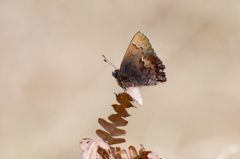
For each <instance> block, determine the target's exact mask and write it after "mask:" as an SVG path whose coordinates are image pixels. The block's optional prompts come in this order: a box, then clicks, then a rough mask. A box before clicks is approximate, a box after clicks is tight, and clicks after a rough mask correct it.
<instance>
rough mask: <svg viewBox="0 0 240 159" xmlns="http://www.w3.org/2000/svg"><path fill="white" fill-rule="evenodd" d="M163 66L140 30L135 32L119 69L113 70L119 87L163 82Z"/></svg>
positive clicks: (164, 79)
mask: <svg viewBox="0 0 240 159" xmlns="http://www.w3.org/2000/svg"><path fill="white" fill-rule="evenodd" d="M164 69H165V66H164V65H163V63H162V61H161V60H160V59H159V58H158V57H157V55H156V53H155V52H154V50H153V48H152V46H151V44H150V42H149V40H148V39H147V37H146V36H145V35H144V34H142V33H141V32H137V33H136V34H135V35H134V37H133V39H132V41H131V42H130V44H129V47H128V49H127V51H126V53H125V55H124V57H123V61H122V63H121V66H120V69H116V70H115V71H114V72H113V76H114V77H115V78H116V80H117V83H118V85H119V86H120V87H122V88H123V89H124V90H126V89H127V88H129V87H139V86H148V85H156V84H157V83H160V82H165V81H166V80H167V79H166V75H165V72H164Z"/></svg>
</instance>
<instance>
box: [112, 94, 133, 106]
mask: <svg viewBox="0 0 240 159" xmlns="http://www.w3.org/2000/svg"><path fill="white" fill-rule="evenodd" d="M116 98H117V101H118V102H119V103H120V104H121V105H123V106H124V107H126V108H130V107H134V106H133V105H132V103H130V102H129V101H133V100H132V97H131V96H130V95H129V94H128V93H121V94H118V95H117V94H116Z"/></svg>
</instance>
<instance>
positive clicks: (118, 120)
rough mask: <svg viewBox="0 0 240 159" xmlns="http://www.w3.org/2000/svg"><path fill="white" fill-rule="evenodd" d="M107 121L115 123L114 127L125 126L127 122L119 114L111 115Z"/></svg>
mask: <svg viewBox="0 0 240 159" xmlns="http://www.w3.org/2000/svg"><path fill="white" fill-rule="evenodd" d="M108 120H110V121H111V122H113V123H115V124H116V126H126V125H127V124H128V121H126V120H125V119H123V118H122V117H121V116H120V115H119V114H112V115H110V116H109V117H108Z"/></svg>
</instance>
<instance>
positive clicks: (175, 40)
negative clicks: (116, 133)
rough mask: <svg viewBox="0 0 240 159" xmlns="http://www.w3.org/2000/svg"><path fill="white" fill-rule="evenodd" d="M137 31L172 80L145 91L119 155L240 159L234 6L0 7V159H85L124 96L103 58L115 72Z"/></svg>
mask: <svg viewBox="0 0 240 159" xmlns="http://www.w3.org/2000/svg"><path fill="white" fill-rule="evenodd" d="M139 30H140V31H142V32H143V33H144V34H145V35H147V37H148V38H149V39H150V42H151V43H152V46H153V48H154V50H155V51H156V53H157V54H158V56H159V57H160V58H161V59H162V61H163V62H164V64H165V65H166V74H167V78H168V81H167V82H166V83H164V84H161V85H159V86H156V87H145V88H141V94H142V96H143V107H138V108H137V109H132V110H130V112H129V113H130V114H131V115H132V116H131V117H129V118H128V119H127V120H128V121H129V124H128V126H127V127H125V128H124V129H125V130H126V131H127V135H126V136H125V138H126V139H127V142H126V143H125V144H122V145H120V146H121V147H122V148H127V147H128V146H129V145H134V146H136V147H137V149H139V148H140V146H139V144H143V145H144V146H145V148H146V149H148V150H152V151H154V152H156V153H158V154H159V155H160V156H161V157H162V158H165V159H193V158H194V159H227V158H228V157H223V158H221V155H223V156H224V153H225V152H228V150H229V149H230V151H234V150H236V153H235V154H233V157H232V159H239V158H240V152H239V151H237V149H238V148H240V146H239V145H240V105H239V104H240V98H239V94H240V84H239V80H240V71H239V68H240V63H239V60H240V1H238V0H201V1H200V0H169V1H166V0H160V1H157V0H152V1H143V0H133V1H128V0H121V1H113V0H101V1H97V0H95V1H86V0H78V1H77V0H69V1H67V0H58V1H57V0H55V1H54V0H52V1H47V0H22V1H20V0H19V1H17V0H15V1H14V0H12V1H7V0H1V1H0V158H1V159H66V158H67V159H69V158H81V150H80V149H79V147H78V146H79V141H80V140H81V139H82V138H84V137H91V138H96V137H97V136H96V134H95V131H96V129H98V128H101V127H100V126H99V124H98V123H97V119H98V118H99V117H102V118H105V119H106V118H107V116H108V115H110V114H112V113H113V112H114V111H113V109H112V108H111V107H110V105H111V104H114V103H116V101H115V96H114V95H113V93H114V92H115V93H119V92H121V91H122V89H121V88H120V87H119V86H118V85H117V84H116V81H115V80H114V78H113V77H112V75H111V71H113V68H112V67H111V66H109V65H107V64H106V63H104V62H103V60H102V57H101V55H102V54H104V55H106V56H107V57H108V58H109V59H110V60H111V61H112V62H113V63H114V64H115V65H116V66H118V67H119V65H120V63H121V60H122V58H123V55H124V53H125V51H126V49H127V47H128V45H129V42H130V40H131V38H132V37H133V35H134V34H135V33H136V32H137V31H139ZM234 148H235V149H234Z"/></svg>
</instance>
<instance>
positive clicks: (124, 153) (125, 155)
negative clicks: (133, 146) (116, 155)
mask: <svg viewBox="0 0 240 159" xmlns="http://www.w3.org/2000/svg"><path fill="white" fill-rule="evenodd" d="M120 154H121V157H122V159H129V157H128V154H127V151H126V150H122V151H121V153H120Z"/></svg>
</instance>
